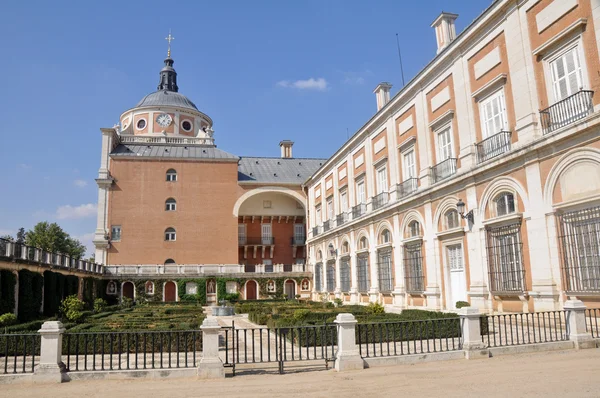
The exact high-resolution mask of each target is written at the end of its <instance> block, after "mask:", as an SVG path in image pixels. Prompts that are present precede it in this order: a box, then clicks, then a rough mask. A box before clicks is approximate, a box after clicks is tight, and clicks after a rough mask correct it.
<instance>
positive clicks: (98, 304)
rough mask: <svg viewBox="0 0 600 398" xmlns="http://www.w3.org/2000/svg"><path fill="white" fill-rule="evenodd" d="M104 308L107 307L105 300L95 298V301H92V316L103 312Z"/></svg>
mask: <svg viewBox="0 0 600 398" xmlns="http://www.w3.org/2000/svg"><path fill="white" fill-rule="evenodd" d="M106 306H107V303H106V300H104V299H101V298H97V299H96V300H94V314H98V313H100V312H103V311H105V310H106Z"/></svg>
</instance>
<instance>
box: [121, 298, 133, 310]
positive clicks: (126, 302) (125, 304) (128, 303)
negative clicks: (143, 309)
mask: <svg viewBox="0 0 600 398" xmlns="http://www.w3.org/2000/svg"><path fill="white" fill-rule="evenodd" d="M119 307H120V308H121V309H124V308H131V307H133V300H132V299H130V298H129V297H122V298H121V304H120V306H119Z"/></svg>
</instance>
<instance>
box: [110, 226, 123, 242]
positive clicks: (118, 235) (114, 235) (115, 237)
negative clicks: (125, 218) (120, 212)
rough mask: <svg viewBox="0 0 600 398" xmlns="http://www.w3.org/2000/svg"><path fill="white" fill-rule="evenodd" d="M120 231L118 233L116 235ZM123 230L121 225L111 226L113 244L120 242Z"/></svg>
mask: <svg viewBox="0 0 600 398" xmlns="http://www.w3.org/2000/svg"><path fill="white" fill-rule="evenodd" d="M116 231H118V233H115V232H116ZM122 233H123V230H122V229H121V226H120V225H111V226H110V240H111V242H119V241H120V240H121V234H122Z"/></svg>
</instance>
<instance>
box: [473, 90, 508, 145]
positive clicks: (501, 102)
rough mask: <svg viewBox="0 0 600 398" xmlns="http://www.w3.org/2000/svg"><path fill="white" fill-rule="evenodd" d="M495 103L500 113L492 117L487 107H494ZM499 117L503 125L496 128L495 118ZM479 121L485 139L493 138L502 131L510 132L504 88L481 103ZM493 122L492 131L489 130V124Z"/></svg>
mask: <svg viewBox="0 0 600 398" xmlns="http://www.w3.org/2000/svg"><path fill="white" fill-rule="evenodd" d="M494 101H497V102H498V106H499V111H500V112H499V113H498V114H493V109H492V114H491V115H490V114H489V113H488V112H487V110H486V109H487V106H488V105H490V106H491V107H493V103H494ZM497 116H499V117H500V119H501V121H500V122H501V123H500V124H501V125H500V126H496V124H495V120H494V119H495V118H496V117H497ZM479 119H480V121H481V135H482V138H483V139H486V138H488V137H491V136H493V135H494V134H498V133H499V132H501V131H506V130H508V121H507V113H506V97H505V96H504V88H501V89H500V90H497V91H495V92H493V93H492V94H490V95H488V96H487V97H485V98H484V99H483V100H481V101H480V102H479ZM490 121H491V122H492V124H493V127H492V129H490V128H489V124H488V123H489V122H490Z"/></svg>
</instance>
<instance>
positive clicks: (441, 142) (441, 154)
mask: <svg viewBox="0 0 600 398" xmlns="http://www.w3.org/2000/svg"><path fill="white" fill-rule="evenodd" d="M453 153H454V151H453V149H452V129H451V128H450V126H448V127H446V128H444V129H443V130H442V131H440V132H439V133H438V163H441V162H443V161H444V160H447V159H450V158H451V157H453V156H452V155H453Z"/></svg>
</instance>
